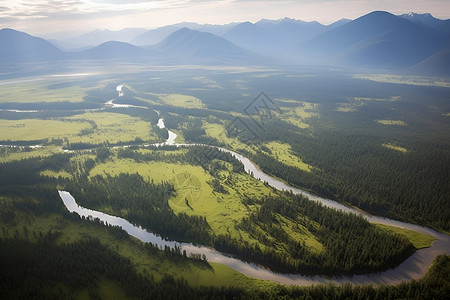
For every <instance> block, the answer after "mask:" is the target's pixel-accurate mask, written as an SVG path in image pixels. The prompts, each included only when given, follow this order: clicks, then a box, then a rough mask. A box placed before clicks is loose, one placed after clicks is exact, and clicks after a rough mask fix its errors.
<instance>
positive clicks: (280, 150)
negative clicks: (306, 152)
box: [265, 141, 313, 172]
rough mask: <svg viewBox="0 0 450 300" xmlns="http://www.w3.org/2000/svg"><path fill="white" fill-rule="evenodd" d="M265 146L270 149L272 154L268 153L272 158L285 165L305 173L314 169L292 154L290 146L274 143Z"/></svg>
mask: <svg viewBox="0 0 450 300" xmlns="http://www.w3.org/2000/svg"><path fill="white" fill-rule="evenodd" d="M265 146H266V147H267V148H269V149H270V153H268V154H269V155H270V156H272V157H273V158H275V159H277V160H278V161H280V162H282V163H284V164H285V165H288V166H293V167H297V168H299V169H300V170H302V171H305V172H311V169H312V168H313V167H312V166H310V165H308V164H307V163H305V162H303V161H302V159H301V158H299V157H297V156H295V155H294V154H293V153H292V148H291V146H290V145H289V144H283V143H280V142H275V141H273V142H269V143H266V144H265Z"/></svg>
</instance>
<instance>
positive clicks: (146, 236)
mask: <svg viewBox="0 0 450 300" xmlns="http://www.w3.org/2000/svg"><path fill="white" fill-rule="evenodd" d="M117 91H118V92H119V97H120V96H122V95H123V93H122V86H118V87H117ZM108 102H109V101H108ZM108 104H109V105H111V104H113V103H112V100H111V103H108ZM113 105H114V104H113ZM114 107H117V106H114ZM121 107H125V106H121ZM126 107H135V106H126ZM157 113H158V115H159V112H157ZM157 126H158V127H159V128H165V124H164V119H163V118H160V119H159V120H158V124H157ZM168 134H169V137H168V139H167V141H166V142H164V143H160V144H154V145H156V146H161V145H180V146H193V144H175V143H174V141H175V138H176V137H177V135H176V134H175V133H174V132H172V131H171V130H168ZM205 146H208V145H205ZM209 147H213V146H209ZM218 149H220V150H221V151H224V152H227V153H230V154H231V155H233V156H234V157H235V158H236V159H237V160H239V161H240V162H241V163H242V164H243V165H244V169H245V172H247V173H248V174H251V175H252V176H253V177H255V178H256V179H258V180H261V181H263V182H267V183H268V184H269V185H270V186H272V187H274V188H276V189H278V190H286V191H292V192H293V193H294V194H302V195H304V196H307V197H308V198H309V199H310V200H312V201H317V202H320V203H322V204H323V205H324V206H327V207H332V208H335V209H339V210H342V211H345V212H351V213H355V214H358V215H362V216H363V217H364V218H366V219H367V220H368V221H370V222H373V223H379V224H385V225H391V226H396V227H401V228H406V229H409V230H414V231H417V232H421V233H424V234H428V235H431V236H433V237H434V238H436V240H435V241H434V242H433V244H432V246H431V247H430V248H424V249H421V250H418V251H416V252H415V253H414V254H413V255H411V256H410V257H409V258H407V259H406V260H405V261H404V262H403V263H401V264H400V265H399V266H397V267H395V268H393V269H390V270H387V271H383V272H378V273H372V274H364V275H355V276H333V277H329V276H318V275H316V276H306V275H298V274H280V273H275V272H272V271H270V270H268V269H266V268H263V267H261V266H257V265H255V264H252V263H247V262H244V261H241V260H239V259H237V258H234V257H230V256H227V255H224V254H222V253H220V252H218V251H216V250H214V249H212V248H209V247H204V246H196V245H193V244H190V243H179V242H176V241H167V240H164V239H162V238H161V237H159V236H158V235H156V234H154V233H151V232H148V231H147V230H145V229H143V228H142V227H140V226H135V225H133V224H131V223H130V222H128V221H127V220H125V219H122V218H119V217H115V216H110V215H107V214H105V213H101V212H98V211H94V210H90V209H87V208H84V207H81V206H79V205H78V204H77V203H76V201H75V199H74V198H73V197H72V196H71V195H70V193H68V192H65V191H59V195H60V197H61V199H62V201H63V202H64V204H65V206H66V207H67V209H68V210H69V211H70V212H77V213H78V214H79V215H80V216H85V217H89V218H98V219H100V220H101V221H103V222H106V223H108V224H111V225H116V226H120V227H122V228H123V229H124V230H125V231H126V232H128V234H130V235H131V236H133V237H136V238H138V239H139V240H141V241H143V242H151V243H153V244H156V245H158V246H159V247H165V246H169V247H172V248H173V247H174V246H175V245H177V246H179V247H181V249H182V250H186V252H187V253H188V254H190V253H198V254H205V255H206V258H207V260H208V261H210V262H216V263H220V264H224V265H227V266H229V267H231V268H233V269H234V270H236V271H238V272H241V273H243V274H245V275H248V276H251V277H255V278H260V279H264V280H270V281H275V282H279V283H282V284H287V285H303V286H306V285H312V284H319V283H336V284H343V283H347V282H348V283H352V284H373V285H378V284H398V283H400V282H402V281H409V280H412V279H419V278H421V277H423V276H424V274H425V272H426V270H427V268H428V267H429V266H430V265H431V263H432V261H433V260H434V259H435V258H436V256H437V255H439V254H447V255H450V236H448V235H446V234H442V233H440V232H437V231H435V230H433V229H430V228H427V227H422V226H418V225H414V224H410V223H406V222H400V221H396V220H391V219H387V218H383V217H378V216H373V215H370V214H368V213H366V212H364V211H362V210H359V209H355V208H352V207H348V206H344V205H342V204H340V203H338V202H336V201H332V200H329V199H325V198H321V197H318V196H316V195H312V194H310V193H308V192H305V191H303V190H300V189H298V188H294V187H292V186H289V185H288V184H286V183H284V182H283V181H281V180H279V179H277V178H274V177H272V176H270V175H268V174H266V173H264V172H262V171H261V170H259V169H258V168H257V167H256V165H255V164H253V163H252V162H251V161H250V160H249V159H248V158H246V157H245V156H243V155H241V154H238V153H236V152H234V151H231V150H228V149H224V148H218Z"/></svg>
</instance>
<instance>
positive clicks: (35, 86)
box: [0, 82, 86, 103]
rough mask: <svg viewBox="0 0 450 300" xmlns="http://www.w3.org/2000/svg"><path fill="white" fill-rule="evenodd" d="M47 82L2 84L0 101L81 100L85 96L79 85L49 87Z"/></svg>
mask: <svg viewBox="0 0 450 300" xmlns="http://www.w3.org/2000/svg"><path fill="white" fill-rule="evenodd" d="M48 84H49V82H25V83H19V84H17V83H16V84H7V85H2V88H1V89H0V102H2V103H4V102H21V103H32V102H62V101H69V102H82V101H83V97H84V96H86V93H85V89H84V88H81V87H79V86H69V87H59V88H49V85H48ZM52 84H55V82H52ZM56 84H58V83H56ZM50 87H51V86H50Z"/></svg>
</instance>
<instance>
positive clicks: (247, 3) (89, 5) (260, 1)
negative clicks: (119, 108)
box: [0, 0, 450, 37]
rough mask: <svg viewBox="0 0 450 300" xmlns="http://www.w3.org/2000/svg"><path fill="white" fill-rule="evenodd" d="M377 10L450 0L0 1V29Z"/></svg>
mask: <svg viewBox="0 0 450 300" xmlns="http://www.w3.org/2000/svg"><path fill="white" fill-rule="evenodd" d="M374 10H384V11H389V12H391V13H393V14H403V13H408V12H416V13H425V12H429V13H431V14H432V15H433V16H435V17H436V18H440V19H449V18H450V0H429V1H426V0H425V1H424V0H389V1H387V0H278V1H273V0H147V1H143V0H128V1H127V0H48V1H43V0H0V28H13V29H16V30H21V31H25V32H27V33H30V34H34V35H39V36H52V35H53V36H55V37H56V36H57V35H58V33H59V35H61V33H64V34H65V35H71V34H72V35H76V34H80V33H85V32H89V31H92V30H94V29H109V30H120V29H123V28H131V27H139V28H148V29H151V28H156V27H160V26H164V25H170V24H175V23H180V22H197V23H200V24H227V23H231V22H244V21H250V22H256V21H259V20H260V19H281V18H284V17H289V18H294V19H300V20H303V21H318V22H320V23H322V24H330V23H332V22H334V21H337V20H339V19H341V18H348V19H355V18H358V17H360V16H362V15H365V14H367V13H369V12H371V11H374Z"/></svg>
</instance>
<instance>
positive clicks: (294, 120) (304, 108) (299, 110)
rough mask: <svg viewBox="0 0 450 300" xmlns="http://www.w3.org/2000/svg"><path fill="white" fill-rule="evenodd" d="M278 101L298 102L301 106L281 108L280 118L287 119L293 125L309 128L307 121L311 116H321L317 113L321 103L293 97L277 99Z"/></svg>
mask: <svg viewBox="0 0 450 300" xmlns="http://www.w3.org/2000/svg"><path fill="white" fill-rule="evenodd" d="M276 100H277V101H281V102H285V103H298V104H299V105H301V106H298V107H295V108H281V110H282V114H281V115H280V118H281V119H282V120H285V121H287V122H289V123H291V124H292V125H295V126H297V127H298V128H301V129H304V128H308V127H309V124H307V123H306V121H307V120H308V119H310V118H315V117H319V114H318V113H317V109H318V108H319V104H317V103H310V102H305V101H298V100H293V99H276Z"/></svg>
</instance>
